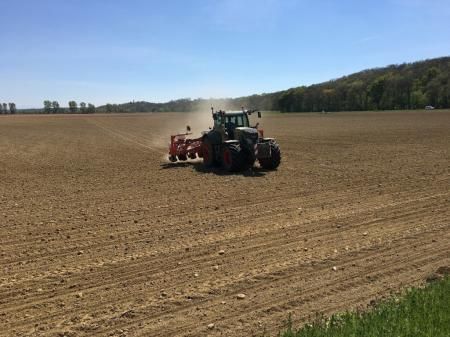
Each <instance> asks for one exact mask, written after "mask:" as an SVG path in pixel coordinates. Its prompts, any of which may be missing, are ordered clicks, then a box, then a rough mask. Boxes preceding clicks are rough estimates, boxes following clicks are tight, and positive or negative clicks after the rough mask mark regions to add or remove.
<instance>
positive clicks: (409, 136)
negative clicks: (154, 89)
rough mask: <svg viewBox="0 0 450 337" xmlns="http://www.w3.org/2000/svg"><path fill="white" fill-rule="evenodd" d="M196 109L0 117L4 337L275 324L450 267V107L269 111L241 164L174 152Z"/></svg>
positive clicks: (185, 331) (238, 330)
mask: <svg viewBox="0 0 450 337" xmlns="http://www.w3.org/2000/svg"><path fill="white" fill-rule="evenodd" d="M205 116H206V119H209V114H206V115H205ZM185 122H187V121H186V117H185V115H182V114H134V115H92V116H81V115H80V116H61V115H55V116H0V179H1V180H0V240H1V241H0V243H1V245H0V336H70V337H74V336H207V335H208V336H252V335H261V334H262V332H263V331H264V330H266V331H268V332H269V333H271V334H276V333H277V332H278V331H279V329H281V328H282V324H283V321H285V320H286V318H287V317H288V314H289V313H292V317H293V320H294V324H300V323H301V322H305V321H307V320H308V318H309V317H311V316H314V315H315V314H316V313H323V314H330V313H332V312H336V311H342V310H346V309H352V308H360V307H365V306H366V305H367V304H369V303H370V302H371V301H373V300H377V299H379V298H382V297H384V296H389V294H390V293H392V292H397V291H399V290H401V289H404V288H405V287H408V286H415V285H420V284H422V282H423V280H424V279H425V278H426V277H427V275H429V274H430V273H432V272H433V271H435V270H437V269H438V268H439V267H446V266H449V265H450V203H449V201H450V168H449V166H450V165H449V163H450V146H449V144H450V112H449V111H426V112H423V111H421V112H377V113H376V112H367V113H336V114H286V115H275V114H267V115H266V116H265V117H264V118H263V119H262V126H263V128H264V130H265V134H266V135H267V136H273V137H276V138H277V139H278V141H279V143H280V147H281V150H282V156H283V157H282V163H281V166H280V167H279V169H278V170H277V171H273V172H269V171H264V170H261V169H259V168H255V169H254V170H253V171H248V172H245V173H242V174H233V175H229V174H225V173H224V172H222V171H221V170H218V169H213V170H207V169H204V168H203V166H202V165H201V163H200V162H188V163H181V164H175V165H171V164H169V163H167V161H166V160H165V157H166V156H165V152H166V147H167V143H168V141H169V134H170V132H176V131H179V130H180V129H182V128H183V125H184V123H185ZM191 126H192V127H193V128H194V129H195V127H196V125H191ZM169 130H171V131H169ZM221 251H222V252H221ZM238 294H245V298H243V299H240V298H238V296H237V295H238ZM210 324H214V326H212V325H210ZM208 325H210V326H209V327H208Z"/></svg>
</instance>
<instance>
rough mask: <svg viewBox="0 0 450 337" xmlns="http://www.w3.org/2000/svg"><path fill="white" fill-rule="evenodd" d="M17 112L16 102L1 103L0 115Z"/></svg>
mask: <svg viewBox="0 0 450 337" xmlns="http://www.w3.org/2000/svg"><path fill="white" fill-rule="evenodd" d="M16 112H17V108H16V103H0V115H6V114H15V113H16Z"/></svg>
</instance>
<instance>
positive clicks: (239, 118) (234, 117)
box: [214, 111, 250, 139]
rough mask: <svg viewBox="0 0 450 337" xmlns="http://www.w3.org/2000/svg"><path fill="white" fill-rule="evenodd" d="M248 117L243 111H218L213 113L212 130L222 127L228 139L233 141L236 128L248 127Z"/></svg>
mask: <svg viewBox="0 0 450 337" xmlns="http://www.w3.org/2000/svg"><path fill="white" fill-rule="evenodd" d="M249 125H250V124H249V121H248V115H247V113H246V112H243V111H230V112H225V111H218V112H216V113H214V128H220V127H221V126H223V127H224V129H225V131H226V133H227V134H228V138H229V139H234V131H235V129H236V128H242V127H244V128H248V127H249Z"/></svg>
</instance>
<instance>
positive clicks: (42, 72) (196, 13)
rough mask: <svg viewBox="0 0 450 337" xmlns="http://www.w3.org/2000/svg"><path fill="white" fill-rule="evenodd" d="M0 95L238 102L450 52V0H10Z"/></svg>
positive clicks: (5, 1) (2, 9)
mask: <svg viewBox="0 0 450 337" xmlns="http://www.w3.org/2000/svg"><path fill="white" fill-rule="evenodd" d="M0 13H2V15H1V17H2V18H1V20H0V45H1V51H0V101H6V102H16V104H17V106H18V108H25V107H41V106H42V101H43V100H44V99H51V100H58V101H59V102H60V104H61V105H63V106H67V102H68V101H69V100H72V99H74V100H76V101H78V102H80V101H86V102H92V103H94V104H96V105H100V104H104V103H106V102H111V103H121V102H127V101H131V100H147V101H154V102H161V101H167V100H170V99H176V98H184V97H191V98H197V97H204V98H208V97H236V96H243V95H248V94H254V93H263V92H272V91H276V90H282V89H287V88H289V87H294V86H299V85H309V84H313V83H318V82H322V81H326V80H328V79H332V78H337V77H340V76H342V75H347V74H349V73H352V72H355V71H359V70H362V69H366V68H371V67H378V66H385V65H388V64H393V63H403V62H411V61H416V60H421V59H426V58H433V57H438V56H448V55H450V23H449V22H450V1H447V0H428V1H427V0H379V1H364V0H359V1H357V0H341V1H338V0H335V1H331V0H328V1H321V0H316V1H313V0H297V1H295V0H278V1H277V0H192V1H187V0H186V1H182V0H165V1H162V0H161V1H152V0H148V1H144V0H128V1H126V0H39V1H36V0H14V1H13V0H0Z"/></svg>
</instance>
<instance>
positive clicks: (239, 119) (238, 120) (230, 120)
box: [225, 114, 248, 128]
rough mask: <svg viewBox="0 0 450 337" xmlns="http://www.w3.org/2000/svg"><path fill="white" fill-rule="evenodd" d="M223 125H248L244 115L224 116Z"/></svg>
mask: <svg viewBox="0 0 450 337" xmlns="http://www.w3.org/2000/svg"><path fill="white" fill-rule="evenodd" d="M225 118H226V120H225V126H228V127H233V128H237V127H248V118H247V116H246V115H244V114H242V115H230V116H226V117H225Z"/></svg>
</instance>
